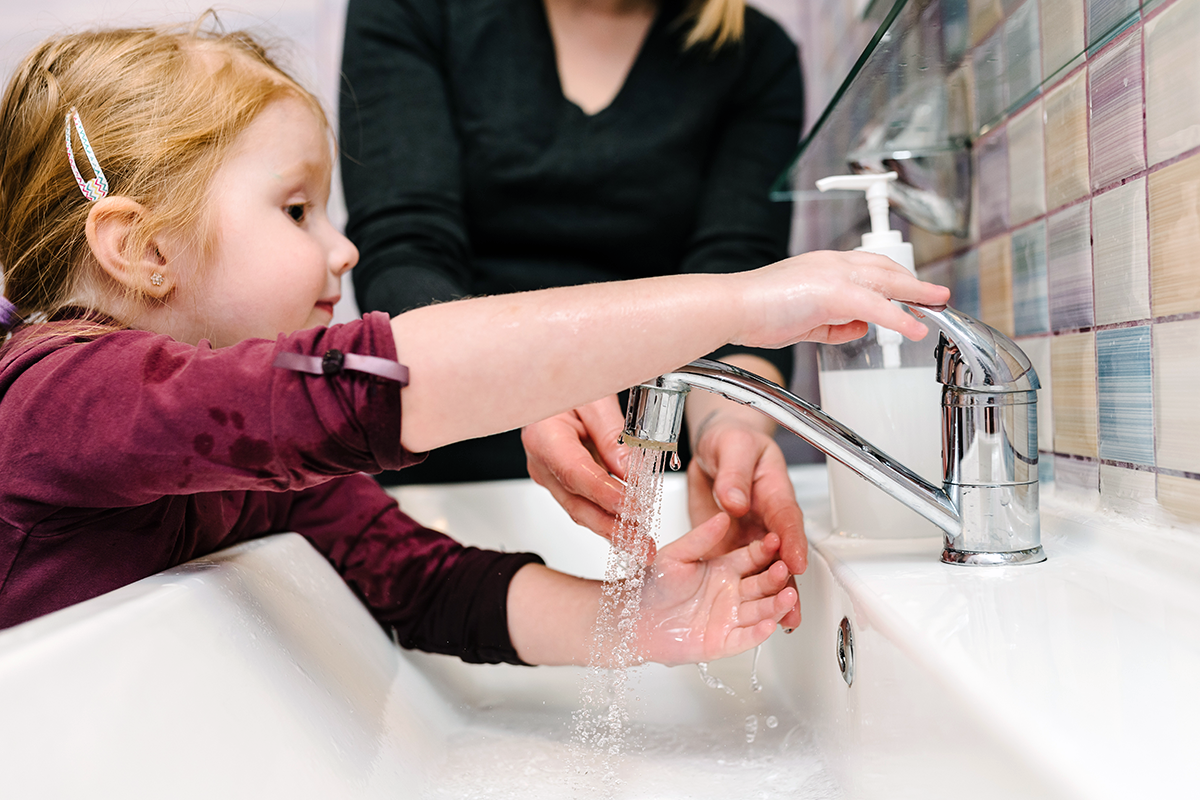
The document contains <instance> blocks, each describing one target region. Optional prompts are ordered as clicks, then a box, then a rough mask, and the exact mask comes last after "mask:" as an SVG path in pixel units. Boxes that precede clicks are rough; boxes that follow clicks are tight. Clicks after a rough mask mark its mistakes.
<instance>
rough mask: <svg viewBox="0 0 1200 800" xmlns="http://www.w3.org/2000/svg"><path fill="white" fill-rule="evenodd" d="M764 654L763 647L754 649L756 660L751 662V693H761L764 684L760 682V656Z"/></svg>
mask: <svg viewBox="0 0 1200 800" xmlns="http://www.w3.org/2000/svg"><path fill="white" fill-rule="evenodd" d="M761 652H762V645H761V644H760V645H759V646H758V647H756V648H754V660H753V661H751V662H750V691H752V692H755V693H757V692H761V691H762V684H761V683H759V682H758V654H759V653H761Z"/></svg>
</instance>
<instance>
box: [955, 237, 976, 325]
mask: <svg viewBox="0 0 1200 800" xmlns="http://www.w3.org/2000/svg"><path fill="white" fill-rule="evenodd" d="M950 291H951V295H950V305H952V306H954V307H955V308H957V309H958V310H959V311H961V312H963V313H964V314H969V315H970V316H972V317H975V318H976V319H978V318H979V251H978V250H968V251H967V252H966V253H963V254H962V255H960V256H956V257H955V259H954V285H953V286H951V287H950Z"/></svg>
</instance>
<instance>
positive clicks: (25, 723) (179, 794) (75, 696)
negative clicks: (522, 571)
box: [0, 467, 1200, 800]
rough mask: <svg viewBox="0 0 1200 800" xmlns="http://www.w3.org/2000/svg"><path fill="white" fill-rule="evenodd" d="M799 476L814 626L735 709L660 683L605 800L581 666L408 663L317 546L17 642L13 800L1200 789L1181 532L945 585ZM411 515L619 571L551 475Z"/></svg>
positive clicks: (1198, 634)
mask: <svg viewBox="0 0 1200 800" xmlns="http://www.w3.org/2000/svg"><path fill="white" fill-rule="evenodd" d="M792 475H793V478H794V480H795V484H796V488H797V495H798V497H799V498H800V500H801V503H802V505H803V507H804V509H805V512H806V519H807V525H808V530H809V535H810V541H811V543H812V547H811V550H810V566H809V569H808V570H807V572H806V573H805V574H804V575H803V576H801V577H800V578H799V581H798V583H799V588H800V595H801V604H802V610H803V614H804V622H803V623H802V624H801V626H800V627H799V628H798V629H797V630H796V631H795V632H794V633H792V634H791V635H784V634H780V633H777V634H776V635H774V636H772V637H771V639H770V640H769V641H768V642H767V643H766V644H765V645H764V646H763V648H762V650H761V653H760V654H759V657H758V660H757V663H756V662H755V657H754V654H753V653H747V654H744V655H743V656H739V657H737V658H734V659H727V660H725V661H722V662H719V663H715V664H712V665H709V672H710V675H712V676H715V677H717V678H719V679H720V680H721V681H723V682H724V683H725V685H726V686H728V687H729V688H730V689H731V691H732V693H728V692H725V691H722V690H714V689H713V688H710V686H708V685H706V684H705V682H704V681H703V680H702V679H701V676H700V675H699V674H698V672H697V670H696V668H695V667H675V668H666V667H659V666H657V665H650V666H649V667H646V668H644V670H642V671H639V674H638V676H637V677H636V679H635V680H633V681H632V683H631V686H632V692H631V693H632V694H633V695H634V696H635V697H637V698H638V699H637V701H636V702H634V703H633V705H632V706H631V708H630V719H631V723H632V724H633V725H635V726H639V730H641V731H642V733H641V735H642V739H641V743H640V744H639V745H637V746H636V747H634V748H633V749H631V750H630V751H629V752H628V753H627V756H625V757H623V758H624V760H623V761H622V762H620V765H619V767H618V770H617V771H618V773H619V776H620V777H621V779H622V781H623V783H622V784H621V786H620V787H619V788H617V789H613V790H612V791H611V792H607V793H594V792H593V793H589V791H590V790H589V791H582V792H581V791H577V790H576V789H577V781H578V780H579V779H578V774H577V773H576V772H575V771H574V765H576V762H574V761H572V759H574V758H575V756H574V755H573V754H572V750H571V746H570V737H571V731H572V716H573V714H574V712H576V711H577V710H578V708H579V706H580V694H579V689H580V685H579V681H580V677H581V674H582V673H583V672H584V670H580V669H569V668H554V669H529V668H521V667H513V666H509V665H471V664H463V663H461V662H458V661H456V660H454V659H450V658H447V657H443V656H431V655H426V654H419V653H409V652H405V651H402V650H399V649H398V648H396V647H395V646H394V645H393V644H392V643H391V641H390V640H389V639H388V638H387V636H386V635H384V633H383V631H382V630H381V629H380V628H379V626H378V625H376V624H375V623H374V621H373V620H372V619H371V618H370V616H369V615H368V614H367V613H366V611H365V610H364V609H363V607H362V606H361V605H360V604H359V603H358V601H357V600H356V599H355V598H354V596H353V595H352V594H351V592H350V591H349V590H348V589H347V588H346V586H345V584H344V583H342V582H341V580H340V579H339V578H338V576H337V575H336V574H335V573H334V572H333V570H332V569H331V568H330V567H329V565H328V564H327V563H326V562H325V561H324V560H323V559H322V558H321V557H320V556H319V555H318V554H317V553H316V552H315V551H314V550H313V549H312V548H311V547H310V546H309V545H308V544H307V543H306V542H305V541H304V540H303V539H302V538H300V537H299V536H296V535H295V534H282V535H278V536H273V537H268V538H265V539H261V540H257V541H254V542H248V543H246V544H243V545H240V546H238V547H235V548H232V549H230V550H228V551H224V552H222V553H216V554H213V555H212V556H209V557H207V558H203V559H198V560H197V561H194V562H191V563H189V564H185V565H182V566H180V567H177V568H175V569H172V570H168V571H166V572H164V573H162V574H160V575H156V576H154V577H152V578H147V579H146V580H143V581H140V582H138V583H136V584H133V585H131V586H127V587H124V588H122V589H120V590H117V591H115V592H112V593H110V594H107V595H104V596H102V597H99V598H95V599H94V600H91V601H88V602H86V603H82V604H79V605H77V606H74V607H72V608H68V609H64V610H63V611H60V612H57V613H54V614H51V615H48V616H46V617H43V618H41V619H38V620H34V621H32V622H29V623H26V624H24V625H21V626H17V627H16V628H13V629H10V630H7V631H4V632H0V710H2V713H0V775H3V776H4V777H3V779H2V782H3V793H4V796H5V797H10V796H11V797H38V798H43V797H47V798H57V797H64V798H65V797H84V796H86V797H92V798H100V797H121V798H130V797H132V798H138V797H147V798H149V797H163V796H169V797H173V798H188V797H196V798H201V797H225V798H260V797H280V796H287V797H292V798H314V800H315V799H316V798H322V800H324V799H325V798H331V797H338V798H351V797H355V798H390V799H391V800H394V799H395V798H440V797H456V798H460V797H464V796H488V797H501V798H521V800H528V799H530V798H539V797H545V798H555V800H557V798H561V797H563V796H573V797H591V796H596V797H601V796H603V797H605V798H606V800H608V798H621V799H622V800H624V798H647V799H650V798H652V799H653V800H664V798H675V797H678V798H704V797H712V798H723V797H734V796H736V797H754V798H759V797H762V798H777V797H778V798H788V799H789V800H794V799H795V798H823V799H824V798H834V797H846V798H853V799H854V800H872V799H874V798H878V799H879V800H900V799H902V798H920V800H930V799H931V798H946V800H950V798H961V797H970V798H972V800H986V799H990V798H994V799H995V800H1008V799H1009V798H1013V797H1020V798H1022V799H1023V800H1025V798H1046V799H1047V800H1050V799H1053V800H1076V799H1079V800H1082V799H1083V798H1087V800H1115V799H1116V798H1131V797H1155V798H1174V797H1190V796H1194V795H1195V794H1196V792H1195V787H1196V786H1197V785H1198V784H1200V766H1198V764H1200V759H1196V758H1195V755H1194V753H1195V750H1196V749H1197V746H1198V745H1200V731H1198V727H1200V689H1198V688H1197V683H1198V679H1197V676H1200V554H1198V548H1197V546H1196V544H1195V543H1194V542H1192V541H1191V540H1190V539H1189V538H1188V537H1187V536H1186V535H1185V534H1184V533H1182V532H1178V531H1176V532H1172V531H1165V530H1161V529H1155V528H1152V527H1149V526H1142V527H1139V526H1138V525H1137V524H1135V522H1133V521H1131V520H1129V519H1128V518H1121V517H1117V516H1113V515H1106V514H1102V513H1099V512H1096V511H1094V510H1089V509H1086V508H1082V507H1079V506H1077V505H1074V504H1072V503H1070V502H1068V501H1066V500H1062V501H1060V500H1059V499H1058V498H1055V497H1053V496H1051V497H1048V498H1047V502H1046V503H1045V504H1044V508H1043V516H1042V519H1043V541H1044V545H1045V547H1046V551H1047V554H1048V556H1049V559H1048V561H1046V562H1045V563H1043V564H1037V565H1028V566H1017V567H1003V568H992V569H987V568H966V567H956V566H949V565H945V564H942V563H940V561H939V560H938V556H939V553H940V550H941V543H940V540H939V539H934V538H930V539H914V540H907V541H904V540H868V539H852V538H846V537H842V536H834V535H830V534H829V532H828V531H829V528H830V526H829V506H828V499H827V492H826V485H825V481H826V478H825V471H824V468H823V467H797V468H794V469H793V470H792ZM396 494H397V495H398V496H399V497H400V499H401V502H402V504H403V505H404V507H405V508H406V509H407V510H408V511H409V513H411V514H413V515H414V516H415V517H417V518H418V519H420V520H421V521H423V522H425V523H426V524H428V525H431V526H433V527H439V528H442V529H444V530H447V531H449V532H450V533H452V534H453V535H455V536H457V537H459V538H461V539H462V540H464V541H467V542H468V543H472V544H479V545H484V546H491V547H498V548H506V549H510V550H516V549H532V550H535V551H538V552H541V553H542V554H543V555H544V556H545V557H546V560H547V561H548V563H550V564H551V565H552V566H555V567H557V568H559V569H563V570H566V571H570V572H574V573H576V574H582V575H586V576H592V577H597V576H599V575H602V574H603V569H604V563H605V558H606V552H607V546H606V545H605V543H604V542H603V541H602V540H600V539H599V538H598V537H596V536H594V535H592V534H590V533H588V532H586V531H581V530H579V529H578V528H576V527H575V526H574V525H573V524H572V523H571V522H570V520H569V518H567V516H566V514H565V513H564V512H562V510H561V509H559V508H558V507H557V506H556V505H555V504H554V502H553V500H552V499H551V498H550V496H549V494H548V493H547V492H545V491H544V490H543V489H541V488H539V487H537V486H535V485H534V484H533V483H531V482H529V481H510V482H496V483H486V484H463V485H457V486H445V487H405V488H402V489H398V490H396ZM685 520H686V503H685V496H684V481H683V476H682V475H668V476H667V480H666V486H665V491H664V518H663V531H664V535H663V538H664V539H670V538H674V537H675V536H678V535H680V534H681V533H682V532H683V531H684V530H685V529H686V527H687V526H686V522H685ZM843 618H846V619H847V620H848V623H849V625H850V628H851V630H852V633H853V639H854V651H853V652H854V680H853V683H852V684H851V685H850V686H847V684H846V682H845V681H844V679H843V675H842V670H841V668H840V665H839V663H838V660H837V648H836V641H837V639H836V636H837V632H838V630H839V626H840V623H841V621H842V619H843ZM752 675H756V676H757V679H758V681H759V682H760V684H761V686H762V691H761V692H755V691H753V681H752V680H751V676H752ZM484 789H486V792H485V791H484Z"/></svg>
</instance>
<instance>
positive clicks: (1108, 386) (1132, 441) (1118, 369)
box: [1096, 325, 1154, 466]
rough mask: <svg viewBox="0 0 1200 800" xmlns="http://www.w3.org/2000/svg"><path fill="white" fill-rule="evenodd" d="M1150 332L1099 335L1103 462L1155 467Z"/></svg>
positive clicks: (1131, 330)
mask: <svg viewBox="0 0 1200 800" xmlns="http://www.w3.org/2000/svg"><path fill="white" fill-rule="evenodd" d="M1151 363H1152V358H1151V350H1150V328H1149V327H1148V326H1144V325H1140V326H1138V327H1135V328H1120V329H1117V330H1107V331H1097V333H1096V373H1097V389H1098V397H1099V419H1098V421H1099V430H1098V433H1099V439H1100V457H1101V458H1105V459H1111V460H1113V461H1126V462H1130V463H1133V464H1144V465H1147V466H1153V465H1154V399H1153V394H1152V390H1151V387H1152V383H1151V372H1150V365H1151Z"/></svg>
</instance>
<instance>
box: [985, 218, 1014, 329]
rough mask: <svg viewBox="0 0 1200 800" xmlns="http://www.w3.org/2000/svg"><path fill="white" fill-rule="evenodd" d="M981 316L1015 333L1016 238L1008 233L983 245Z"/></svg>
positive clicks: (991, 323)
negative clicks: (1013, 292) (1014, 259)
mask: <svg viewBox="0 0 1200 800" xmlns="http://www.w3.org/2000/svg"><path fill="white" fill-rule="evenodd" d="M979 318H980V319H981V320H983V321H984V322H986V323H987V324H988V325H991V326H992V327H993V328H995V329H996V330H998V331H1000V332H1001V333H1004V334H1007V335H1008V336H1012V335H1013V331H1014V330H1015V327H1016V326H1015V323H1014V319H1013V304H1012V242H1011V237H1010V236H1009V235H1008V234H1005V235H1004V236H997V237H996V238H994V239H989V240H988V241H986V242H984V243H983V244H981V245H980V246H979Z"/></svg>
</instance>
